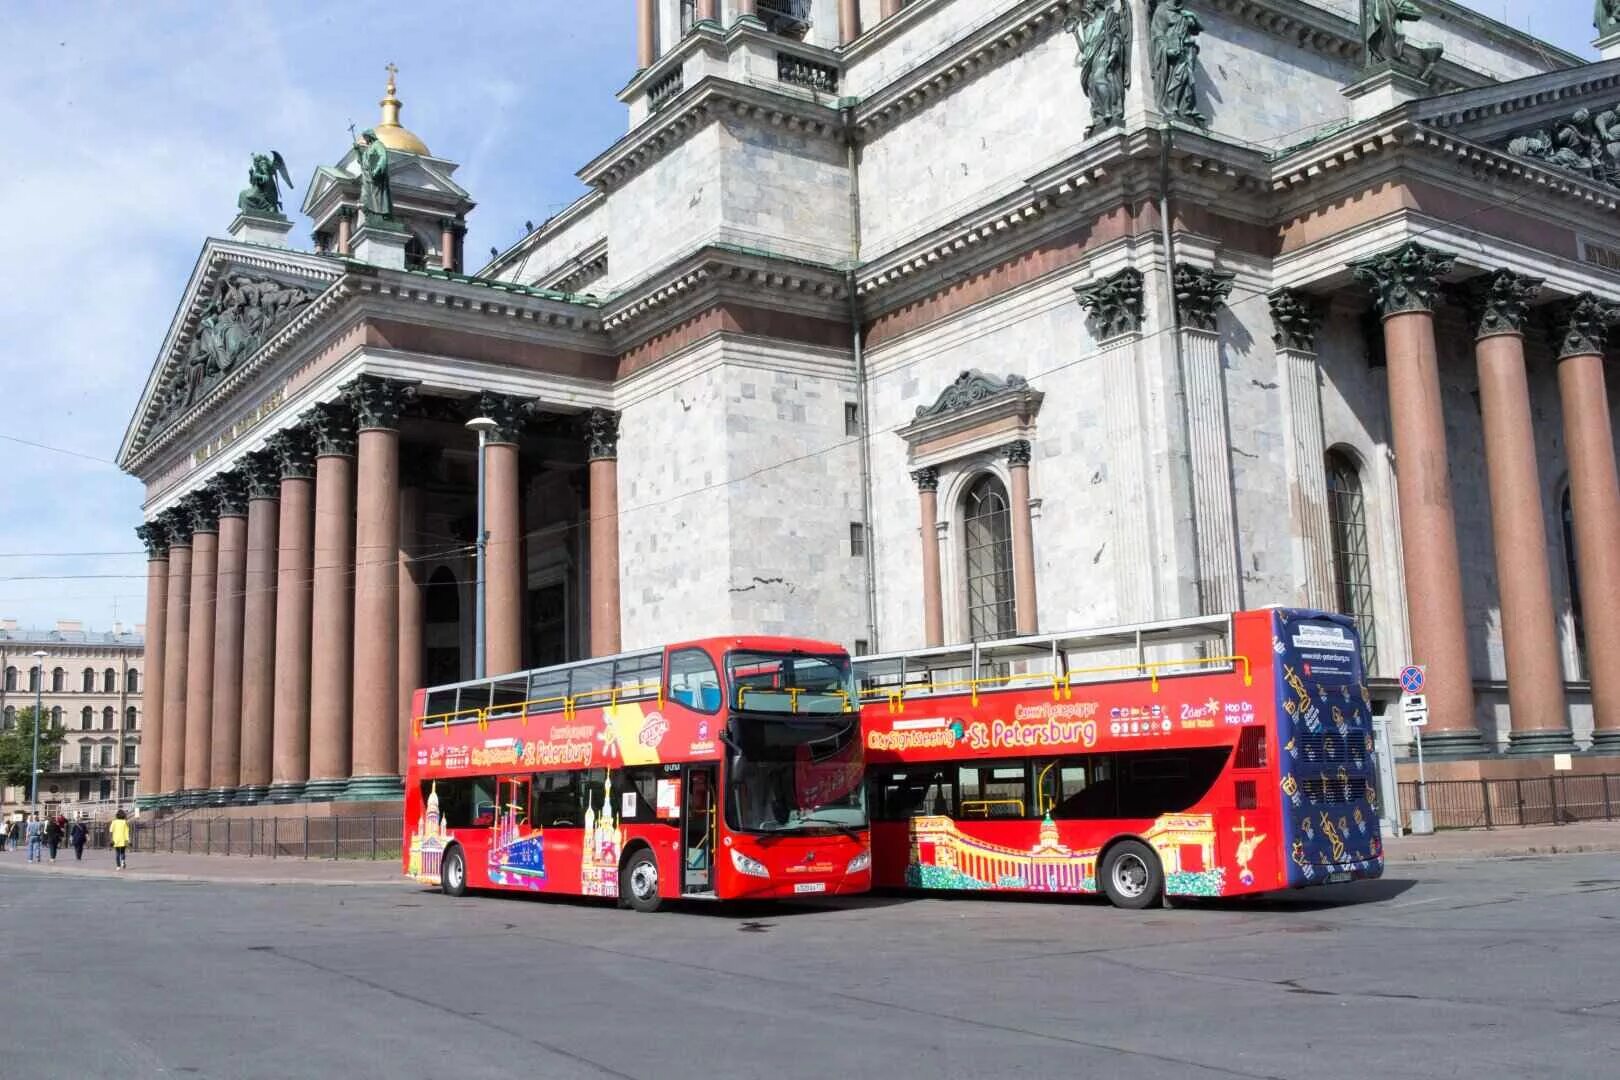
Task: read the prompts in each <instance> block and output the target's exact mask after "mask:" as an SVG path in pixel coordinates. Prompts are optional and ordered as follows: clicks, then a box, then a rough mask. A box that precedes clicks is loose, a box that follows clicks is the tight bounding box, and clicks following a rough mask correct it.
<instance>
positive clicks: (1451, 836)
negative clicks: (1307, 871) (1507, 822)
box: [1384, 821, 1620, 863]
mask: <svg viewBox="0 0 1620 1080" xmlns="http://www.w3.org/2000/svg"><path fill="white" fill-rule="evenodd" d="M1579 851H1620V821H1578V822H1575V823H1573V824H1570V825H1526V826H1523V827H1517V826H1515V827H1512V828H1507V827H1504V828H1499V829H1451V830H1447V831H1445V832H1437V833H1435V834H1434V835H1433V836H1402V837H1386V838H1385V840H1384V858H1385V859H1386V860H1387V861H1388V862H1390V863H1400V862H1430V861H1432V860H1437V859H1438V860H1447V859H1501V858H1509V857H1512V856H1516V855H1563V854H1569V853H1571V852H1579Z"/></svg>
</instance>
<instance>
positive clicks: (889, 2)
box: [878, 0, 905, 19]
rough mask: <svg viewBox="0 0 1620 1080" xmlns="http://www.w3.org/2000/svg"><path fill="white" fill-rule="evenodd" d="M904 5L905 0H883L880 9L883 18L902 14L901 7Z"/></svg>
mask: <svg viewBox="0 0 1620 1080" xmlns="http://www.w3.org/2000/svg"><path fill="white" fill-rule="evenodd" d="M904 6H905V0H883V5H882V7H880V8H879V9H878V11H879V14H880V15H881V16H882V17H883V18H885V19H889V18H893V17H894V16H896V15H898V14H900V9H901V8H902V7H904Z"/></svg>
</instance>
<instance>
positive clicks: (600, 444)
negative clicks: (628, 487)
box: [586, 409, 621, 656]
mask: <svg viewBox="0 0 1620 1080" xmlns="http://www.w3.org/2000/svg"><path fill="white" fill-rule="evenodd" d="M586 422H587V438H586V443H587V451H588V453H587V456H588V457H589V459H590V465H589V469H590V478H589V482H590V494H589V500H590V515H591V528H590V545H591V558H590V563H591V655H592V656H611V655H612V654H613V653H616V652H618V651H619V649H620V647H621V646H620V642H621V638H620V634H619V416H618V414H617V413H611V412H607V411H606V410H604V409H592V410H591V412H590V415H589V416H588V417H587V418H586Z"/></svg>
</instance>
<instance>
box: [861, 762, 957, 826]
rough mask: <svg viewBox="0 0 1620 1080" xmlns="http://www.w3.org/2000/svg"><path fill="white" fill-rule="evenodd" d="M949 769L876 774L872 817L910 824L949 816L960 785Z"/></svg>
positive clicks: (937, 767) (916, 767) (914, 768)
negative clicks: (925, 819) (954, 780)
mask: <svg viewBox="0 0 1620 1080" xmlns="http://www.w3.org/2000/svg"><path fill="white" fill-rule="evenodd" d="M951 775H952V770H951V768H950V767H949V766H941V765H914V766H912V767H911V768H909V769H907V768H893V769H878V770H875V771H874V773H873V787H874V791H873V793H872V804H873V805H872V818H873V820H876V821H910V820H911V819H912V818H915V817H949V816H950V814H951V807H952V805H953V804H954V803H955V801H956V785H955V784H954V783H953V782H952V780H951Z"/></svg>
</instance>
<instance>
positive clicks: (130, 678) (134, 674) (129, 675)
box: [124, 668, 141, 694]
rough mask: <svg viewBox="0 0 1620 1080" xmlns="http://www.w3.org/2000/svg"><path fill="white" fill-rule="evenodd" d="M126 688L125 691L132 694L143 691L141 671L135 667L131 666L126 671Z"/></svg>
mask: <svg viewBox="0 0 1620 1080" xmlns="http://www.w3.org/2000/svg"><path fill="white" fill-rule="evenodd" d="M124 690H125V692H127V693H131V694H138V693H140V692H141V673H140V672H138V671H136V670H135V669H134V668H130V669H129V670H128V671H126V672H124Z"/></svg>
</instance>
